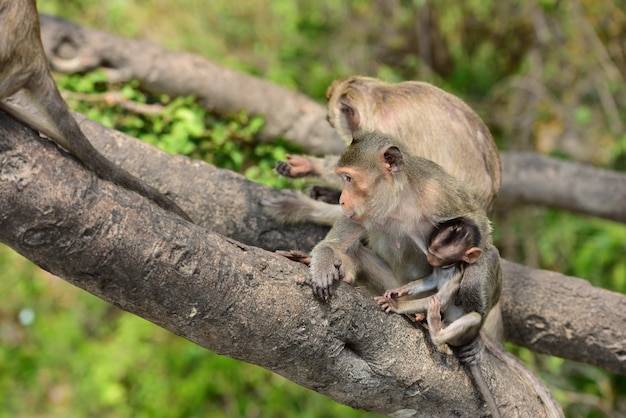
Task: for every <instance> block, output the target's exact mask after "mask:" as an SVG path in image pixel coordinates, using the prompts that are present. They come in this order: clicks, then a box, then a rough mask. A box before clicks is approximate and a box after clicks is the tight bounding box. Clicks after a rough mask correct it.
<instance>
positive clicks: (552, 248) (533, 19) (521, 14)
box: [0, 0, 626, 418]
mask: <svg viewBox="0 0 626 418" xmlns="http://www.w3.org/2000/svg"><path fill="white" fill-rule="evenodd" d="M39 3H40V4H39V8H40V10H41V11H43V12H45V13H49V14H54V15H58V16H61V17H65V18H67V19H69V20H72V21H74V22H77V23H79V24H81V25H84V26H87V27H91V28H95V29H99V30H103V31H107V32H111V33H115V34H119V35H122V36H127V37H133V38H142V39H147V40H151V41H153V42H154V43H157V44H159V45H162V46H164V47H167V48H170V49H176V50H185V51H190V52H194V53H197V54H199V55H202V56H204V57H206V58H208V59H210V60H213V61H215V62H218V63H220V64H222V65H225V66H228V67H231V68H235V69H238V70H241V71H245V72H248V73H251V74H255V75H258V76H260V77H262V78H265V79H268V80H272V81H274V82H277V83H279V84H282V85H284V86H287V87H289V88H292V89H294V90H299V91H302V92H304V93H306V94H308V95H310V96H311V97H313V98H315V99H318V100H320V102H323V94H324V91H325V89H326V87H327V86H328V84H329V83H330V82H331V81H332V80H333V79H335V78H338V77H341V76H345V75H348V74H355V73H358V74H364V75H371V76H377V77H381V78H384V79H386V80H389V81H399V80H403V79H422V80H426V81H430V82H433V83H435V84H437V85H439V86H441V87H443V88H444V89H446V90H448V91H451V92H453V93H455V94H457V95H459V96H461V97H462V98H464V99H465V100H466V101H467V102H468V103H469V104H470V105H471V106H472V107H474V108H475V109H476V110H477V111H478V112H479V113H480V114H481V116H482V117H483V119H484V120H485V121H486V122H487V124H488V125H489V127H490V129H491V130H492V132H493V134H494V137H495V138H496V140H497V143H498V146H499V148H500V149H502V150H520V151H537V152H541V153H543V154H547V155H552V156H556V157H559V158H564V159H570V160H574V161H581V162H585V163H588V164H593V165H596V166H601V167H606V168H609V169H613V170H621V171H624V170H625V169H626V134H625V132H626V129H624V123H625V122H624V121H626V83H625V82H624V81H625V79H626V14H625V11H624V10H625V8H626V5H625V4H624V2H623V1H622V0H618V1H615V2H614V1H609V0H578V1H575V0H572V1H567V2H562V1H558V0H534V1H530V0H529V1H524V0H502V1H496V0H468V1H463V2H459V1H452V0H442V1H437V2H429V1H427V0H375V1H365V0H345V1H319V2H311V1H305V0H295V1H293V0H292V1H288V0H274V1H270V0H239V1H237V2H233V1H231V0H212V1H210V2H207V1H201V0H134V1H133V0H110V1H107V2H100V1H96V0H63V1H61V0H48V1H43V0H40V2H39ZM55 76H56V77H57V80H58V82H59V84H60V86H61V88H62V89H63V91H64V94H65V95H66V98H67V100H68V102H69V103H70V105H71V106H72V107H73V108H74V109H76V110H78V111H81V112H83V113H85V114H86V115H88V116H89V117H90V118H92V119H95V120H98V121H100V122H102V123H104V124H106V125H108V126H111V127H115V128H116V129H119V130H122V131H124V132H127V133H129V134H131V135H134V136H136V137H140V138H142V139H143V140H146V141H148V142H150V143H153V144H155V145H157V146H159V147H161V148H163V149H165V150H166V151H168V152H171V153H179V154H186V155H190V156H192V157H194V158H202V159H204V160H206V161H208V162H211V163H213V164H216V165H219V166H221V167H226V168H229V169H232V170H236V171H239V172H242V173H244V174H245V175H246V176H247V177H248V178H250V179H251V180H254V181H260V182H263V183H265V184H269V185H272V186H276V187H287V186H289V183H288V182H286V181H285V180H284V179H279V178H278V177H277V176H276V175H274V174H273V173H272V168H273V166H274V164H275V162H276V160H278V159H282V158H284V155H285V153H286V152H294V151H296V150H295V149H293V148H290V147H289V145H288V144H286V143H285V142H284V141H282V140H281V139H280V138H278V139H277V141H276V143H275V144H272V145H257V144H255V143H254V141H253V138H254V134H255V133H256V132H258V131H259V130H260V129H262V128H263V120H262V118H259V117H253V116H250V115H247V114H246V113H245V112H242V113H239V114H235V115H231V116H229V117H226V118H218V117H217V116H215V115H213V114H209V113H207V112H206V111H204V110H203V109H201V108H200V107H199V106H198V105H197V104H196V103H195V102H194V101H193V99H192V98H168V97H165V96H154V95H152V96H147V95H146V94H144V93H143V92H141V91H140V90H139V89H138V84H137V83H134V82H130V83H126V84H121V85H118V84H108V83H107V82H106V75H105V74H104V73H102V72H95V73H90V74H80V75H70V76H61V75H55ZM109 91H116V92H119V93H120V94H121V95H122V97H124V98H125V100H131V101H134V102H138V103H143V104H146V105H147V107H146V109H148V108H150V109H156V110H158V113H152V112H142V113H137V112H132V111H129V110H128V109H126V108H125V106H123V105H122V104H114V105H111V104H110V103H109V104H107V103H106V101H105V100H104V96H103V95H104V93H106V92H109ZM494 226H495V231H496V236H495V238H496V240H497V244H498V247H499V248H500V250H501V253H502V255H503V256H504V257H506V258H508V259H510V260H514V261H518V262H521V263H524V264H527V265H531V266H535V267H541V268H546V269H553V270H557V271H560V272H563V273H565V274H568V275H574V276H577V277H581V278H585V279H588V280H589V281H591V282H592V283H593V284H594V285H596V286H601V287H604V288H607V289H611V290H614V291H617V292H621V293H625V292H626V226H624V225H621V224H617V223H613V222H609V221H603V220H598V219H593V218H587V217H582V216H578V215H574V214H570V213H565V212H562V211H555V210H546V209H540V208H520V209H517V210H512V211H509V212H507V213H499V214H497V216H496V217H495V219H494ZM0 292H1V293H2V295H3V298H2V303H0V418H4V417H55V418H56V417H92V416H96V417H246V418H253V417H315V418H317V417H335V416H341V417H374V416H377V415H375V414H371V413H365V412H362V411H356V410H353V409H351V408H349V407H345V406H342V405H338V404H337V403H335V402H333V401H332V400H330V399H327V398H325V397H323V396H321V395H319V394H316V393H314V392H312V391H310V390H307V389H304V388H301V387H299V386H297V385H295V384H293V383H291V382H289V381H287V380H285V379H283V378H282V377H280V376H277V375H274V374H272V373H270V372H267V371H265V370H263V369H261V368H259V367H256V366H253V365H249V364H245V363H242V362H238V361H235V360H232V359H229V358H226V357H222V356H218V355H216V354H214V353H211V352H209V351H206V350H204V349H202V348H200V347H198V346H195V345H193V344H191V343H190V342H187V341H185V340H183V339H181V338H178V337H176V336H174V335H172V334H170V333H168V332H166V331H164V330H162V329H160V328H158V327H156V326H154V325H152V324H150V323H148V322H146V321H144V320H142V319H140V318H137V317H135V316H132V315H130V314H127V313H124V312H122V311H120V310H118V309H117V308H115V307H112V306H110V305H108V304H106V303H104V302H102V301H100V300H99V299H97V298H95V297H93V296H91V295H89V294H87V293H86V292H84V291H81V290H79V289H76V288H74V287H72V286H70V285H69V284H67V283H65V282H63V281H62V280H60V279H58V278H55V277H53V276H51V275H49V274H47V273H46V272H44V271H42V270H40V269H38V268H37V267H35V266H33V265H32V264H31V263H30V262H28V261H27V260H25V259H23V258H22V257H20V256H19V255H17V254H15V253H14V252H13V251H11V250H10V249H8V248H6V247H0ZM608 326H610V324H609V325H608ZM508 348H509V349H510V351H512V352H514V353H515V354H516V355H518V356H519V357H520V358H521V359H522V360H523V361H524V362H525V363H526V364H527V365H528V367H530V368H531V369H532V370H533V371H535V373H537V374H538V375H539V376H540V378H541V379H542V380H543V381H544V382H545V383H546V384H547V385H548V387H549V388H550V389H551V390H552V391H553V393H554V395H555V396H556V398H557V400H558V401H559V402H560V403H561V404H562V405H563V407H564V408H565V411H566V414H567V416H568V417H623V416H625V415H626V379H625V378H624V377H619V376H616V375H613V374H610V373H607V372H604V371H603V370H601V369H598V368H595V367H592V366H588V365H584V364H578V363H574V362H571V361H564V360H562V359H558V358H553V357H549V356H544V355H536V354H534V353H532V352H530V351H528V350H525V349H521V348H518V347H514V346H511V345H508Z"/></svg>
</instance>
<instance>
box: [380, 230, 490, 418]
mask: <svg viewBox="0 0 626 418" xmlns="http://www.w3.org/2000/svg"><path fill="white" fill-rule="evenodd" d="M480 241H481V240H480V232H479V231H478V228H477V226H476V225H475V224H474V223H472V222H471V220H468V219H464V218H458V219H451V220H449V221H446V222H443V223H441V224H439V225H437V226H435V228H434V229H433V232H432V233H431V235H430V237H429V239H428V248H427V254H426V257H427V260H428V262H429V263H430V264H431V265H432V266H433V267H434V269H433V272H432V274H431V275H430V276H428V277H426V278H424V279H421V280H417V281H414V282H411V283H408V284H406V285H404V286H402V287H400V288H397V289H391V290H388V291H386V292H385V294H384V295H383V296H378V297H375V298H374V301H376V303H378V305H379V306H380V307H381V309H382V310H383V311H385V312H386V313H390V312H395V313H398V314H416V317H415V320H416V321H421V320H423V319H424V313H425V312H428V314H429V316H428V321H429V322H428V324H429V330H430V331H431V339H432V340H433V343H435V344H436V345H440V344H442V343H443V342H447V343H449V344H450V345H461V346H462V347H463V349H462V351H461V352H462V353H464V354H465V355H464V356H459V359H460V360H461V362H462V363H463V364H464V365H467V366H468V368H469V371H470V373H471V375H472V378H473V380H474V382H475V383H476V386H477V388H478V389H479V390H480V392H481V394H482V396H483V398H484V399H485V401H486V403H487V406H488V409H489V411H490V413H491V416H492V417H494V418H495V417H500V413H499V410H498V407H497V403H496V401H495V399H494V397H493V393H492V392H491V390H490V389H489V386H488V385H487V382H486V380H485V378H484V376H483V374H482V372H481V370H480V367H478V355H479V353H480V349H481V347H480V346H479V345H478V344H479V343H478V341H477V335H478V332H479V330H480V327H481V325H482V323H483V318H485V316H486V315H485V313H486V312H487V311H489V310H490V308H491V306H493V304H494V301H497V300H498V299H499V297H500V292H501V288H502V285H501V281H502V279H501V272H500V257H499V254H498V250H497V249H496V248H495V247H493V245H491V244H487V245H488V247H487V248H486V249H485V250H486V251H485V252H486V253H487V254H486V255H485V256H483V257H481V255H482V254H483V249H482V248H480V247H479V246H478V245H480ZM479 258H480V262H481V263H480V264H478V263H477V262H478V261H479ZM474 263H476V265H474ZM462 284H463V286H464V290H467V289H469V292H468V291H464V292H461V291H460V290H461V285H462ZM435 289H436V290H437V293H436V294H435V295H432V291H433V290H435ZM485 291H487V293H486V292H485ZM429 292H430V293H431V296H427V297H420V296H423V295H424V294H428V293H429ZM468 294H469V295H471V297H465V296H466V295H468ZM407 295H410V296H418V299H412V300H402V301H395V300H394V299H396V298H399V297H402V296H407ZM476 296H478V297H476ZM433 301H434V302H433ZM435 303H436V306H435ZM466 305H470V306H472V308H476V309H477V310H478V312H471V313H470V312H468V311H467V309H468V308H467V307H466ZM434 309H436V310H437V314H436V315H440V314H439V310H443V311H444V312H445V316H446V321H447V322H450V321H452V320H454V322H452V325H450V326H449V327H448V328H445V331H444V329H443V327H442V323H441V318H440V316H439V322H436V317H435V314H434V313H433V310H434ZM481 312H482V314H481ZM444 333H446V335H445V336H444V335H443V334H444ZM460 339H463V340H462V341H460ZM453 343H455V344H453ZM475 345H476V346H475ZM477 347H478V348H477Z"/></svg>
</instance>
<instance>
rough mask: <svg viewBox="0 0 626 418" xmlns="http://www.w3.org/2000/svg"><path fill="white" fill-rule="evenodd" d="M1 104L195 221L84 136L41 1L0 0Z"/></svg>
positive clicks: (118, 180) (104, 171)
mask: <svg viewBox="0 0 626 418" xmlns="http://www.w3.org/2000/svg"><path fill="white" fill-rule="evenodd" d="M0 109H2V110H4V111H6V112H7V113H9V114H11V115H12V116H14V117H15V118H17V119H18V120H20V121H21V122H24V123H26V124H27V125H28V126H30V127H31V128H33V129H35V130H38V131H39V132H41V133H43V134H44V135H46V136H47V137H49V138H50V139H52V140H53V141H54V142H56V143H57V144H58V145H60V146H61V147H63V148H64V149H66V150H68V151H69V152H71V153H72V154H73V155H74V156H75V157H76V158H78V160H79V161H80V162H81V163H82V164H83V165H85V166H86V167H87V168H88V169H90V170H91V171H94V172H95V173H96V174H97V175H99V176H100V177H102V178H103V179H105V180H109V181H111V182H113V183H115V184H118V185H120V186H122V187H125V188H127V189H129V190H133V191H135V192H137V193H139V194H140V195H142V196H144V197H147V198H148V199H150V200H152V201H154V202H155V203H156V204H157V205H159V206H161V207H162V208H164V209H166V210H169V211H172V212H174V213H176V214H177V215H179V216H181V217H182V218H184V219H186V220H187V221H190V222H191V218H190V217H189V216H188V215H187V214H186V213H185V212H184V211H183V210H182V209H181V208H180V207H178V205H176V204H175V203H174V202H172V201H171V200H170V199H169V198H167V197H166V196H164V195H163V194H162V193H160V192H158V191H157V190H156V189H154V188H152V187H151V186H148V185H146V184H144V183H143V182H142V181H140V180H139V179H137V178H136V177H134V176H132V175H131V174H129V173H128V172H126V171H124V170H123V169H121V168H119V167H118V166H116V165H115V164H113V163H111V162H110V161H109V160H107V159H106V158H105V157H104V156H103V155H102V154H100V153H99V152H98V151H97V150H96V149H95V148H94V147H93V145H92V144H91V143H90V142H89V140H88V139H87V138H86V137H85V135H84V134H83V132H82V131H81V129H80V127H79V126H78V123H77V122H76V121H75V120H74V118H73V117H72V115H71V113H70V110H69V108H68V106H67V104H66V103H65V101H64V100H63V98H62V97H61V94H60V93H59V90H58V88H57V86H56V83H55V82H54V79H53V78H52V75H51V74H50V70H49V67H48V61H47V59H46V56H45V53H44V49H43V44H42V42H41V32H40V28H39V15H38V14H37V6H36V0H0ZM33 111H34V113H33Z"/></svg>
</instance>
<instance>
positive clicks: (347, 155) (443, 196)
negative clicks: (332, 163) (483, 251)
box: [310, 132, 491, 301]
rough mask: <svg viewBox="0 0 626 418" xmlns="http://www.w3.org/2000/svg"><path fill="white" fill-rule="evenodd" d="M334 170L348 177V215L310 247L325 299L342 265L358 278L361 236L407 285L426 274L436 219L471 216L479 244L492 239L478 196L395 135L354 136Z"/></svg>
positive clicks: (347, 276)
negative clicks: (420, 261) (428, 243)
mask: <svg viewBox="0 0 626 418" xmlns="http://www.w3.org/2000/svg"><path fill="white" fill-rule="evenodd" d="M336 172H337V174H338V175H339V176H340V177H341V178H342V181H343V189H342V193H341V198H340V207H341V209H342V211H343V213H344V215H345V216H344V217H342V218H340V219H339V220H337V222H335V224H334V225H333V226H332V228H331V229H330V231H329V232H328V234H327V236H326V238H325V239H324V240H323V241H322V242H320V243H318V244H317V245H316V246H315V247H314V248H313V250H312V252H311V257H312V258H311V263H310V270H311V278H312V284H313V290H314V293H315V294H316V295H317V296H318V297H319V298H320V299H322V300H325V301H328V300H329V299H330V298H331V297H332V294H333V292H334V287H333V282H334V281H335V280H338V278H339V274H340V271H339V270H341V275H342V277H343V278H344V280H345V281H348V282H351V281H354V279H355V277H356V275H357V272H358V270H357V266H356V265H355V264H356V263H355V262H354V259H355V257H354V253H355V251H357V252H358V250H359V248H360V245H361V239H362V238H363V237H365V238H366V239H367V240H368V245H370V246H371V247H370V248H371V249H372V250H373V251H374V252H375V254H376V255H377V256H378V257H380V258H381V259H382V260H383V261H384V262H386V263H387V265H388V266H389V269H390V270H391V272H392V273H393V275H394V276H395V277H400V278H402V281H403V282H404V283H406V282H408V281H411V280H415V279H420V278H423V277H424V276H425V275H424V274H421V272H422V271H424V269H423V268H421V269H419V266H418V265H417V264H416V260H417V259H418V258H419V257H418V256H417V255H418V254H419V253H421V258H422V259H424V261H425V260H426V257H425V256H424V255H425V254H426V252H427V247H426V240H427V238H428V237H429V236H430V234H431V233H432V231H433V229H434V228H435V225H437V224H440V223H442V222H445V221H449V220H451V219H455V218H460V217H465V218H467V219H469V220H471V221H472V222H473V223H474V224H475V225H476V227H477V228H478V230H479V232H480V237H481V243H480V244H481V245H480V247H483V243H485V242H490V239H491V223H490V221H489V219H488V217H487V214H486V212H485V210H484V209H483V208H482V207H481V206H480V205H479V204H478V202H477V201H476V199H475V198H474V197H473V195H472V193H471V192H469V191H468V189H467V188H466V187H464V185H463V184H462V183H460V182H459V181H458V180H457V179H456V178H455V177H454V176H452V175H450V174H448V173H447V172H446V171H445V170H443V168H442V167H441V166H439V165H438V164H436V163H434V162H432V161H430V160H427V159H425V158H422V157H419V156H415V155H412V154H410V153H409V152H407V151H406V147H405V146H404V145H402V144H401V143H400V142H399V141H397V140H396V139H394V138H393V137H391V136H389V135H385V134H382V133H379V132H358V133H355V135H354V139H353V141H352V143H351V144H350V145H349V146H348V147H347V148H346V150H345V152H344V153H343V154H342V156H341V158H340V160H339V163H338V165H337V170H336ZM373 238H374V239H373ZM372 241H373V242H372ZM335 257H337V258H339V259H340V260H341V267H340V269H336V268H335V267H334V266H333V262H334V258H335ZM405 258H406V260H405ZM404 261H406V263H404ZM408 270H419V271H413V272H411V271H408ZM407 278H411V280H407Z"/></svg>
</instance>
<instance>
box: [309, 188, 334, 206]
mask: <svg viewBox="0 0 626 418" xmlns="http://www.w3.org/2000/svg"><path fill="white" fill-rule="evenodd" d="M340 196H341V190H337V189H335V188H334V187H325V186H312V187H311V189H310V190H309V197H310V198H311V199H314V200H318V201H320V202H326V203H330V204H334V205H337V204H339V197H340Z"/></svg>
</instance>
